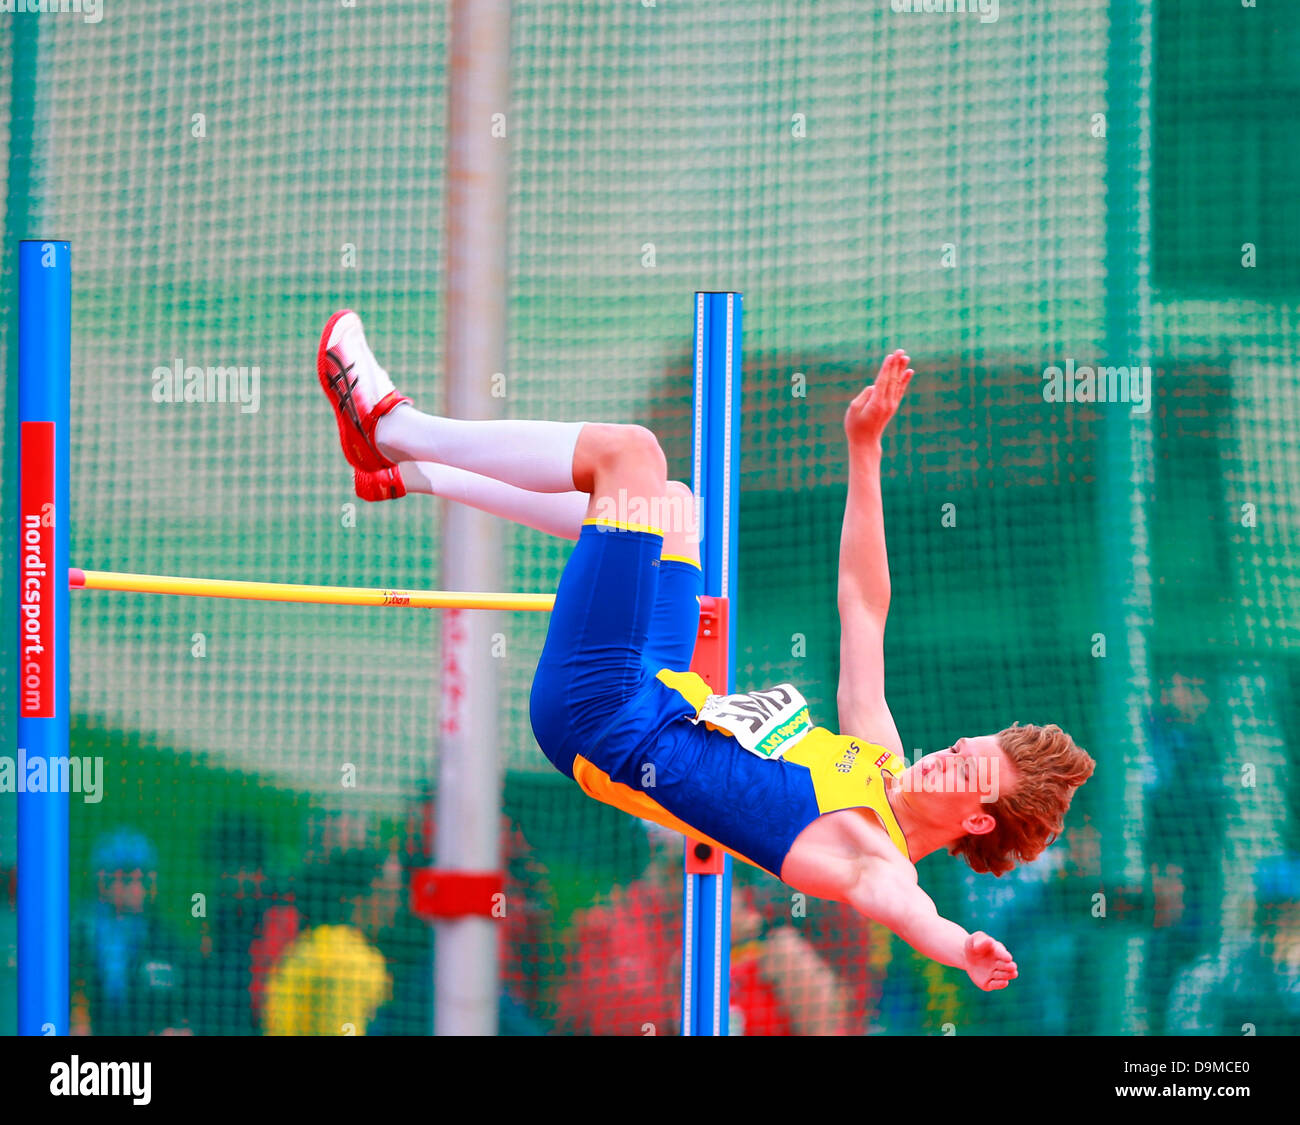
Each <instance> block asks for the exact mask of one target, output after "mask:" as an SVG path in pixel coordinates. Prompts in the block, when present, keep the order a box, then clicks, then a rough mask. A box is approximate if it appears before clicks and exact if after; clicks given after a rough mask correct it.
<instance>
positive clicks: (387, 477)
mask: <svg viewBox="0 0 1300 1125" xmlns="http://www.w3.org/2000/svg"><path fill="white" fill-rule="evenodd" d="M352 479H353V483H354V484H355V485H356V489H357V495H358V496H360V497H361V499H362V500H396V499H398V498H399V497H401V496H405V495H406V485H405V484H403V483H402V474H401V473H400V472H399V471H398V470H397V469H380V470H379V471H378V472H377V473H368V472H366V470H365V469H353V470H352Z"/></svg>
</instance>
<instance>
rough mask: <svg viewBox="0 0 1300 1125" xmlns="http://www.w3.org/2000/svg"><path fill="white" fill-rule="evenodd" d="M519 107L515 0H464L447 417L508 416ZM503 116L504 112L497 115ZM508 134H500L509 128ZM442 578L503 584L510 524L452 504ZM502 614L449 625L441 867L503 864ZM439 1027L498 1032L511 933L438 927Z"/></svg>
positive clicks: (457, 65) (457, 21) (446, 583)
mask: <svg viewBox="0 0 1300 1125" xmlns="http://www.w3.org/2000/svg"><path fill="white" fill-rule="evenodd" d="M509 103H510V3H509V0H453V3H452V8H451V59H450V73H449V81H448V113H447V124H448V150H447V152H448V155H447V305H446V318H445V331H446V341H447V352H446V360H447V401H446V412H447V414H448V415H449V416H451V417H453V418H470V419H487V418H496V417H500V415H501V399H499V398H495V397H493V394H492V384H493V376H494V374H496V373H498V372H503V371H504V370H505V358H506V198H507V189H508V175H509V162H508V155H509V150H508V147H507V145H508V141H507V140H506V139H505V137H504V136H494V135H493V132H494V130H493V118H494V115H496V114H502V115H504V114H506V113H507V111H508V109H509ZM501 120H505V118H499V119H498V121H501ZM498 132H500V130H498ZM443 512H444V518H443V541H442V542H443V561H442V583H441V584H442V586H443V588H444V589H447V590H496V589H499V588H500V585H501V571H502V562H501V551H502V537H501V525H500V521H498V520H496V519H494V518H493V517H491V516H489V515H486V514H485V513H483V512H478V511H475V510H474V509H472V508H469V507H466V506H465V505H461V504H454V503H451V502H450V501H445V502H444V504H443ZM498 622H499V618H498V616H497V614H496V613H495V612H484V611H480V612H475V613H469V612H467V611H465V610H451V611H448V612H447V613H446V614H445V616H444V618H443V623H442V722H441V735H440V739H439V747H440V757H439V765H438V778H439V780H438V796H437V821H436V823H437V850H436V854H437V866H438V868H439V869H440V870H442V871H443V872H491V871H497V870H499V869H500V867H501V854H500V848H501V765H500V759H499V755H498V746H497V737H498V728H497V706H498V702H497V667H496V666H497V663H498V662H497V661H496V660H494V659H493V657H492V654H491V638H492V635H493V633H495V632H496V631H497V629H498V627H499V625H498ZM434 964H435V970H434V978H435V997H436V999H435V1012H434V1032H435V1034H438V1035H494V1034H495V1033H496V1030H497V1003H498V1000H497V995H498V988H499V984H498V979H499V975H500V973H499V929H498V923H497V922H496V921H494V920H493V919H492V918H489V917H483V916H465V917H458V918H451V919H446V920H443V921H439V922H437V923H436V924H435V927H434Z"/></svg>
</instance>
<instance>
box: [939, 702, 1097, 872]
mask: <svg viewBox="0 0 1300 1125" xmlns="http://www.w3.org/2000/svg"><path fill="white" fill-rule="evenodd" d="M963 742H965V743H970V744H973V745H975V746H976V747H977V748H978V751H979V753H980V755H981V756H982V757H987V758H989V767H988V768H989V769H990V776H994V777H996V778H997V789H996V799H994V800H991V801H989V800H986V799H985V798H986V797H988V796H991V794H990V793H989V792H988V790H987V788H985V789H984V790H983V792H980V791H977V792H976V794H975V799H976V800H977V801H982V802H983V803H982V805H981V808H982V811H983V816H982V818H981V817H980V816H979V815H978V814H976V815H972V816H971V817H969V818H967V820H966V821H964V822H963V825H962V827H964V828H965V829H966V834H965V835H963V836H962V837H961V838H960V839H958V840H957V841H956V842H955V843H954V844H953V845H952V846H951V847H950V848H949V849H948V851H949V854H950V855H959V854H960V855H963V856H965V857H966V862H967V863H969V864H970V866H971V870H973V871H977V872H980V873H984V872H987V871H991V872H992V873H993V874H994V875H1005V874H1006V873H1007V872H1008V871H1010V870H1011V869H1012V868H1014V867H1015V866H1016V863H1017V862H1021V863H1028V862H1029V861H1030V860H1034V859H1037V858H1038V856H1039V855H1040V854H1041V853H1042V851H1043V849H1044V848H1045V847H1047V845H1048V844H1050V843H1051V842H1052V841H1053V840H1055V839H1056V838H1057V836H1059V835H1060V834H1061V830H1062V828H1063V827H1064V824H1065V811H1066V809H1068V808H1069V807H1070V800H1071V798H1072V797H1073V796H1074V791H1075V790H1076V789H1077V788H1078V787H1079V786H1080V785H1082V784H1083V783H1084V782H1085V781H1087V780H1088V778H1090V777H1091V776H1092V771H1093V770H1094V769H1095V768H1096V765H1097V763H1096V762H1094V761H1093V759H1092V757H1091V756H1090V755H1089V754H1088V753H1087V751H1085V750H1083V749H1081V748H1080V747H1079V746H1077V745H1076V744H1075V742H1074V739H1072V738H1071V737H1070V736H1069V735H1068V734H1066V733H1065V731H1063V730H1062V729H1061V728H1060V727H1058V726H1055V725H1053V724H1049V725H1047V726H1042V727H1039V726H1034V725H1032V724H1029V725H1027V726H1021V725H1020V724H1019V723H1013V724H1012V725H1011V726H1009V727H1007V728H1006V729H1005V730H1003V731H1000V732H999V733H998V734H996V735H985V736H983V737H981V738H974V739H960V740H958V743H957V744H956V745H957V746H960V745H961V743H963ZM990 744H992V745H990ZM968 752H969V751H968ZM933 756H934V755H931V757H933ZM958 756H960V755H954V757H958ZM925 760H926V759H922V762H924V761H925ZM993 762H996V763H997V766H996V767H994V766H993ZM919 764H920V763H918V765H919ZM976 764H977V765H978V763H976ZM950 768H951V767H950ZM964 796H965V797H967V798H969V797H970V794H965V795H964Z"/></svg>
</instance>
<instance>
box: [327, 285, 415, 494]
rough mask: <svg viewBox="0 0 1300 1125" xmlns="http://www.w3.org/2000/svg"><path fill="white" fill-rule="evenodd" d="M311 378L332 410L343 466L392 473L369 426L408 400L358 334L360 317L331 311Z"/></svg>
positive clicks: (349, 310)
mask: <svg viewBox="0 0 1300 1125" xmlns="http://www.w3.org/2000/svg"><path fill="white" fill-rule="evenodd" d="M316 374H317V375H318V376H319V377H320V385H321V388H322V390H324V392H325V394H326V396H327V397H328V398H329V400H330V405H331V406H332V407H333V408H334V417H335V419H336V420H337V421H338V424H339V440H340V441H341V442H342V444H343V456H344V457H346V458H347V459H348V463H349V464H350V465H351V466H352V467H353V468H354V469H359V470H360V471H362V472H366V473H378V472H380V471H381V470H383V469H392V468H393V467H394V466H393V462H392V461H390V460H389V459H388V458H387V457H385V456H384V455H383V454H382V453H380V452H379V450H378V449H376V448H375V425H376V423H377V422H378V421H379V419H380V418H382V417H383V416H384V415H385V414H387V413H388V412H389V411H390V410H392V409H393V407H395V406H397V405H399V404H400V403H403V402H410V401H411V400H410V399H409V398H407V397H406V396H405V395H401V394H398V393H397V390H396V389H395V388H394V387H393V381H392V379H390V378H389V377H388V372H387V371H385V370H384V369H383V368H382V367H380V366H379V363H378V361H377V360H376V359H375V357H374V353H372V352H371V350H370V345H369V344H367V343H366V334H365V332H363V331H362V330H361V318H360V317H359V316H357V314H356V313H354V312H353V311H352V310H351V309H344V310H342V311H341V312H336V313H335V314H334V315H333V316H332V317H330V319H329V323H328V324H326V325H325V331H324V332H322V333H321V338H320V349H319V350H318V351H317V353H316ZM398 483H399V484H400V483H401V482H400V481H399V482H398ZM358 495H361V493H360V492H358Z"/></svg>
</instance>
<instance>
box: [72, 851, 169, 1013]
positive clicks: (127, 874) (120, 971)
mask: <svg viewBox="0 0 1300 1125" xmlns="http://www.w3.org/2000/svg"><path fill="white" fill-rule="evenodd" d="M91 867H92V869H93V870H94V872H95V886H96V892H97V898H96V901H95V902H94V903H92V904H90V905H89V906H88V907H87V908H86V909H85V910H84V911H83V912H82V914H81V916H80V917H79V918H78V919H77V920H76V922H74V924H73V927H72V976H73V1004H72V1008H73V1026H72V1030H73V1033H74V1034H94V1035H151V1034H175V1033H177V1032H180V1033H185V1032H187V1031H188V1030H189V1029H190V1020H189V1015H190V1006H191V999H192V997H191V995H190V990H191V988H192V983H193V982H192V977H193V970H192V967H191V964H190V963H189V961H188V959H187V958H186V957H185V956H184V955H183V953H182V951H181V948H180V946H179V944H178V943H177V942H176V941H175V940H174V939H172V938H171V937H169V936H168V935H167V934H166V932H165V931H164V929H163V927H162V926H161V924H160V923H159V922H158V920H157V918H156V916H155V913H154V911H155V905H154V904H155V900H156V898H157V893H158V855H157V851H156V850H155V848H154V846H153V844H152V843H150V841H149V840H148V839H147V838H146V837H145V836H144V835H143V834H141V833H140V832H137V831H135V830H134V829H130V828H118V829H115V830H113V831H111V832H108V833H105V834H104V835H102V836H100V838H99V839H98V840H97V841H96V843H95V846H94V849H93V851H92V853H91Z"/></svg>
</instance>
